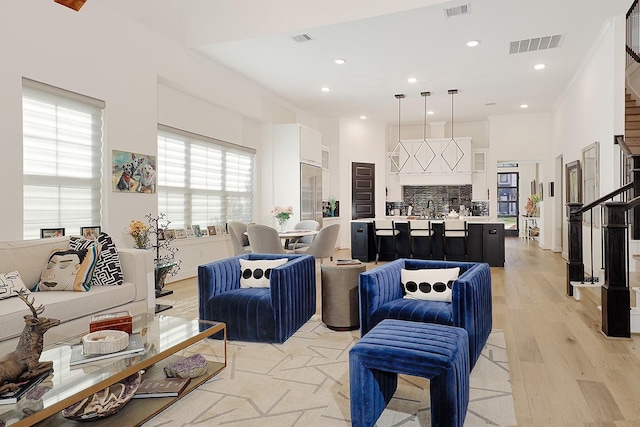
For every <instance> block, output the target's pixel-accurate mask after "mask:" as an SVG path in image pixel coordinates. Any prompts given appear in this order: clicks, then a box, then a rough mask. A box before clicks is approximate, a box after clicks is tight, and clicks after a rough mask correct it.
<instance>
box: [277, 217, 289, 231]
mask: <svg viewBox="0 0 640 427" xmlns="http://www.w3.org/2000/svg"><path fill="white" fill-rule="evenodd" d="M277 220H278V231H286V229H287V218H277Z"/></svg>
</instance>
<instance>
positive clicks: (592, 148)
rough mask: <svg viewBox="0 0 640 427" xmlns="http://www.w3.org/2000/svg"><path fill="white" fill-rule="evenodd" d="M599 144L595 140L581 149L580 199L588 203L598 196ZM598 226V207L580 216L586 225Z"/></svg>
mask: <svg viewBox="0 0 640 427" xmlns="http://www.w3.org/2000/svg"><path fill="white" fill-rule="evenodd" d="M599 156H600V144H599V143H598V142H597V141H596V142H594V143H593V144H590V145H588V146H587V147H585V148H583V149H582V201H583V203H584V204H585V205H586V204H589V203H591V202H593V201H595V200H596V199H597V198H598V197H600V187H599V185H600V182H599V181H600V180H599ZM592 220H593V225H594V226H595V227H598V226H599V224H600V208H599V207H596V208H593V209H592V210H591V212H587V213H585V214H584V216H583V217H582V221H583V222H584V223H585V224H586V225H591V223H592Z"/></svg>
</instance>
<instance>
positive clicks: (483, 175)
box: [471, 151, 489, 200]
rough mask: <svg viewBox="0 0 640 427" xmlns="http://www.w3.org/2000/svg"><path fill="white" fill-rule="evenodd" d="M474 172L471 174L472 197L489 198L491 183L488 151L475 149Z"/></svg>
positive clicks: (476, 198)
mask: <svg viewBox="0 0 640 427" xmlns="http://www.w3.org/2000/svg"><path fill="white" fill-rule="evenodd" d="M472 157H473V173H472V176H471V178H472V179H471V183H472V185H473V187H472V192H473V194H472V196H471V197H472V199H473V200H489V183H488V182H487V152H486V151H473V153H472Z"/></svg>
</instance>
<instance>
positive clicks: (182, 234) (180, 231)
mask: <svg viewBox="0 0 640 427" xmlns="http://www.w3.org/2000/svg"><path fill="white" fill-rule="evenodd" d="M175 233H176V239H185V238H186V237H187V232H186V230H185V229H184V228H176V229H175Z"/></svg>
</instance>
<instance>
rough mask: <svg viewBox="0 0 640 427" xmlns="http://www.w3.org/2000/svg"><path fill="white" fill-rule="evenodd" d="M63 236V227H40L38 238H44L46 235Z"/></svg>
mask: <svg viewBox="0 0 640 427" xmlns="http://www.w3.org/2000/svg"><path fill="white" fill-rule="evenodd" d="M62 236H64V228H63V227H58V228H41V229H40V238H41V239H46V238H48V237H62Z"/></svg>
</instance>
